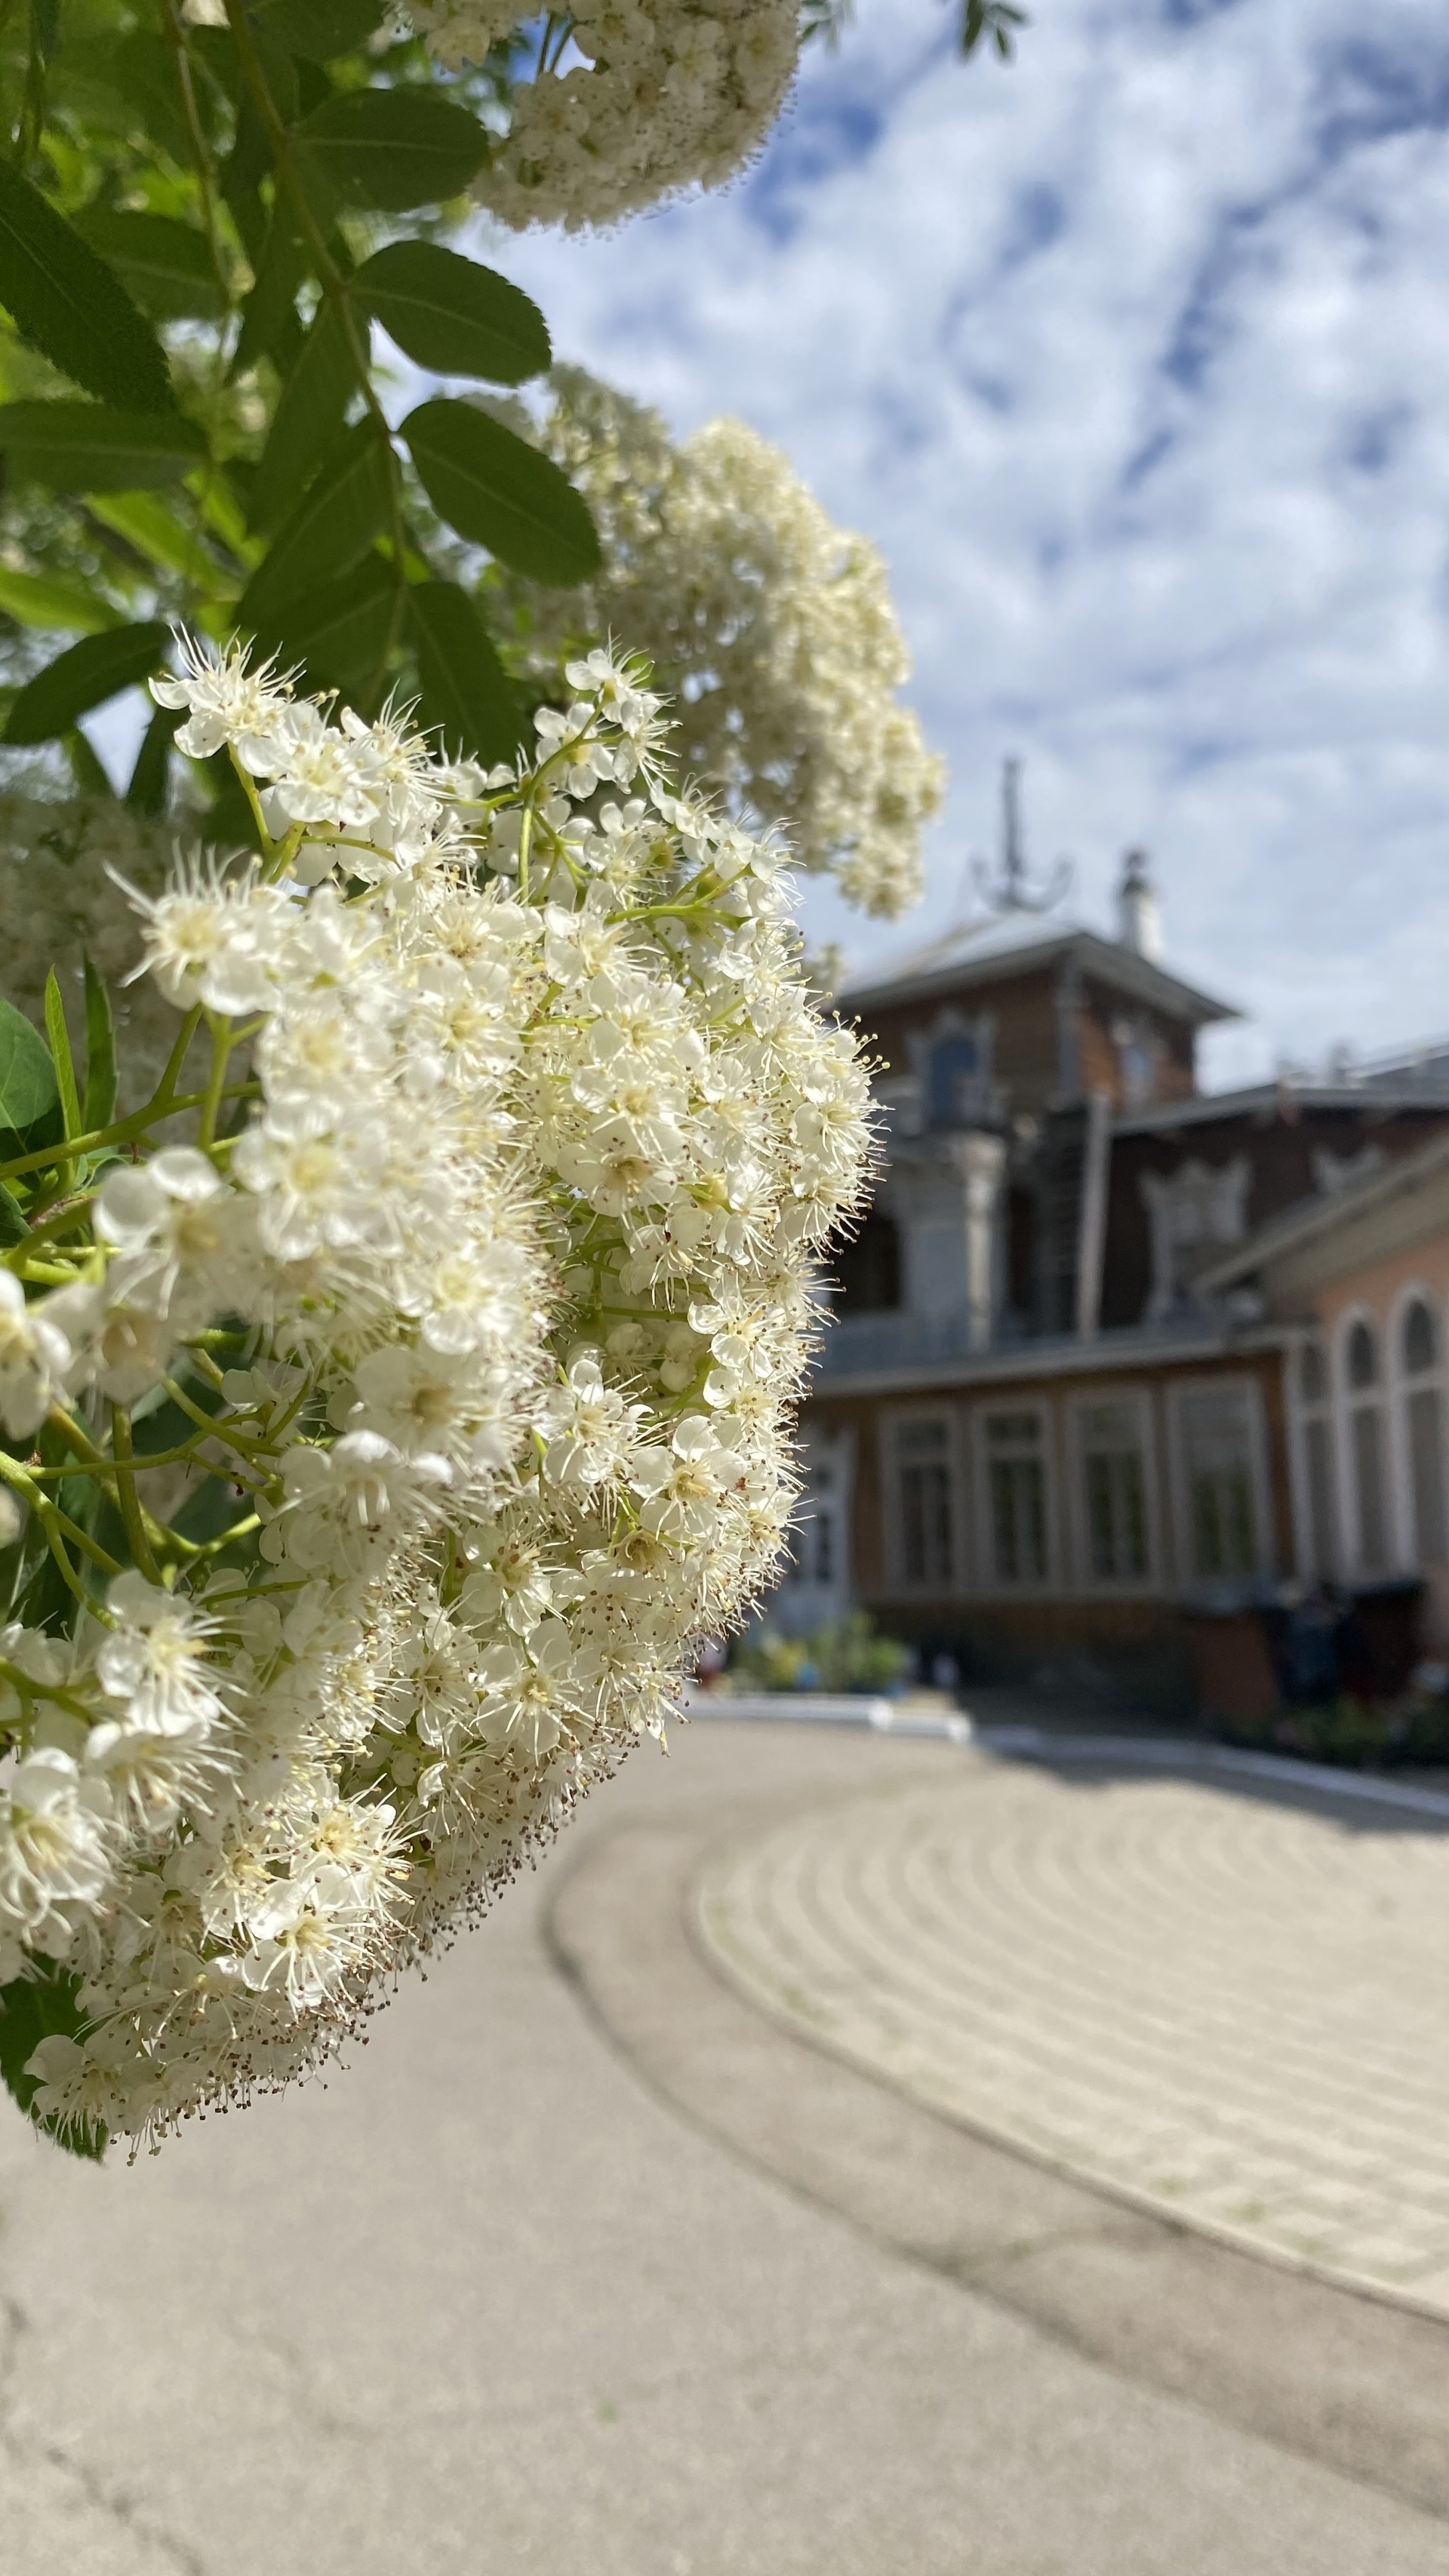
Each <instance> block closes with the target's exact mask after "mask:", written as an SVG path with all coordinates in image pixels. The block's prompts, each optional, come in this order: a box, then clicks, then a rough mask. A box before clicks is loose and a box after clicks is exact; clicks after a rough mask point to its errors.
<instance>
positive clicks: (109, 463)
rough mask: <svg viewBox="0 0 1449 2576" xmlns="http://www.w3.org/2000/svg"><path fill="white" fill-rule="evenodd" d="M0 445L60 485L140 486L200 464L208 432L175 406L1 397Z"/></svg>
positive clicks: (24, 469) (96, 488) (79, 488)
mask: <svg viewBox="0 0 1449 2576" xmlns="http://www.w3.org/2000/svg"><path fill="white" fill-rule="evenodd" d="M0 453H3V454H5V455H6V456H8V457H9V459H10V462H11V464H12V465H13V466H14V468H15V470H16V472H17V473H19V474H33V475H34V476H35V478H36V480H37V481H38V482H41V483H48V484H49V485H50V487H51V489H52V491H55V492H135V491H140V490H141V489H142V488H143V487H144V486H147V485H150V484H155V483H174V482H175V481H176V480H177V478H178V476H180V475H182V474H186V473H188V472H189V471H190V470H191V468H192V467H193V466H195V465H199V464H200V463H201V462H202V460H203V458H204V457H205V455H206V440H205V438H204V437H203V435H202V433H201V431H200V430H199V429H198V428H197V427H196V426H195V424H194V422H192V421H189V420H182V419H180V418H179V416H177V415H175V414H172V415H170V416H168V415H167V414H165V413H161V414H157V413H151V412H128V411H110V410H107V409H103V408H102V406H101V405H100V404H99V403H73V402H16V403H5V404H0Z"/></svg>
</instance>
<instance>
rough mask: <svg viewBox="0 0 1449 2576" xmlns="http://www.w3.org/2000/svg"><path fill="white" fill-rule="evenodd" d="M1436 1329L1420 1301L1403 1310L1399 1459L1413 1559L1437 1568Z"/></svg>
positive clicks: (1439, 1411) (1441, 1544)
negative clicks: (1403, 1461)
mask: <svg viewBox="0 0 1449 2576" xmlns="http://www.w3.org/2000/svg"><path fill="white" fill-rule="evenodd" d="M1439 1353H1440V1339H1439V1326H1438V1323H1437V1321H1436V1319H1435V1315H1434V1310H1433V1308H1432V1306H1430V1305H1428V1304H1427V1303H1426V1301H1425V1300H1424V1299H1423V1298H1422V1297H1415V1298H1413V1299H1412V1300H1411V1301H1410V1303H1409V1304H1408V1305H1407V1306H1406V1307H1405V1308H1404V1312H1403V1318H1402V1321H1401V1323H1400V1326H1399V1356H1400V1360H1401V1362H1402V1366H1403V1373H1404V1416H1403V1420H1404V1454H1405V1457H1406V1458H1407V1461H1408V1468H1409V1500H1410V1503H1411V1505H1412V1508H1413V1514H1414V1555H1415V1557H1416V1559H1417V1561H1418V1563H1419V1564H1420V1565H1442V1564H1443V1562H1444V1559H1445V1557H1446V1556H1449V1527H1446V1513H1445V1498H1444V1397H1443V1392H1442V1390H1441V1388H1440V1387H1439V1386H1438V1385H1437V1384H1436V1383H1435V1374H1434V1373H1435V1372H1436V1371H1437V1369H1438V1366H1439Z"/></svg>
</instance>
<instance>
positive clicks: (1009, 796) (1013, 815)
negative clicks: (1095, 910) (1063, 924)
mask: <svg viewBox="0 0 1449 2576" xmlns="http://www.w3.org/2000/svg"><path fill="white" fill-rule="evenodd" d="M971 866H972V874H973V875H974V877H975V879H976V883H977V885H978V887H979V888H980V890H981V892H982V894H983V895H984V896H985V898H986V901H987V902H988V903H989V904H990V906H991V909H992V911H993V912H1050V911H1051V910H1052V909H1053V907H1054V905H1056V904H1059V903H1060V902H1061V899H1062V897H1063V895H1064V894H1065V893H1066V891H1067V888H1068V886H1069V885H1070V884H1071V881H1072V862H1071V860H1070V859H1058V861H1057V863H1056V867H1055V869H1054V870H1053V873H1052V876H1051V880H1050V882H1049V883H1048V884H1047V885H1044V886H1033V885H1032V884H1031V883H1030V882H1029V879H1028V876H1027V864H1026V852H1025V849H1024V847H1023V845H1022V830H1021V762H1020V761H1019V760H1017V759H1015V758H1014V757H1013V758H1008V759H1006V760H1004V761H1003V762H1002V765H1001V869H1000V874H999V876H998V877H997V879H996V882H995V883H994V884H993V883H992V881H991V876H990V872H989V870H988V868H987V866H986V863H985V861H984V860H982V859H973V861H972V863H971Z"/></svg>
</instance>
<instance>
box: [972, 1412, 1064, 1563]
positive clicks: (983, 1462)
mask: <svg viewBox="0 0 1449 2576" xmlns="http://www.w3.org/2000/svg"><path fill="white" fill-rule="evenodd" d="M1012 1413H1031V1414H1034V1415H1035V1416H1036V1419H1037V1423H1038V1425H1039V1428H1040V1435H1041V1436H1040V1442H1039V1446H1038V1450H1037V1453H1036V1454H1037V1455H1038V1456H1039V1457H1040V1460H1041V1468H1042V1543H1043V1558H1044V1566H1043V1571H1042V1573H1041V1574H1040V1575H1039V1576H1033V1577H1032V1578H1031V1579H1030V1580H1029V1581H1027V1582H1024V1583H1022V1582H1016V1581H1013V1579H1012V1577H1011V1576H1010V1575H1004V1574H1002V1573H1001V1572H1000V1570H999V1568H998V1566H997V1562H996V1514H995V1511H994V1510H993V1508H992V1501H991V1444H990V1440H989V1438H988V1436H987V1425H988V1424H989V1423H990V1422H991V1421H993V1420H994V1419H998V1418H999V1417H1000V1416H1001V1415H1003V1414H1012ZM970 1437H971V1465H972V1474H971V1492H972V1499H973V1502H974V1505H975V1510H974V1515H973V1520H974V1528H975V1534H976V1551H975V1574H976V1588H977V1590H978V1591H979V1592H980V1593H982V1594H983V1595H987V1596H989V1597H990V1598H992V1599H1000V1600H1002V1601H1042V1600H1045V1599H1046V1598H1047V1597H1048V1596H1049V1595H1050V1594H1052V1593H1059V1592H1060V1591H1061V1590H1062V1588H1063V1585H1062V1547H1061V1523H1060V1496H1059V1479H1058V1467H1059V1461H1058V1455H1057V1438H1058V1421H1057V1407H1056V1406H1055V1405H1054V1404H1053V1402H1052V1401H1051V1398H1050V1397H1049V1396H1044V1395H1020V1396H1012V1395H1006V1394H1003V1395H995V1396H987V1397H984V1398H983V1399H982V1400H981V1401H980V1402H978V1403H976V1404H974V1405H973V1406H972V1408H971V1416H970Z"/></svg>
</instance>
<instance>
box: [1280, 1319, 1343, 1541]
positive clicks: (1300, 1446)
mask: <svg viewBox="0 0 1449 2576" xmlns="http://www.w3.org/2000/svg"><path fill="white" fill-rule="evenodd" d="M1311 1343H1316V1344H1317V1346H1318V1348H1319V1350H1320V1351H1321V1352H1322V1354H1323V1393H1322V1394H1321V1395H1320V1396H1317V1397H1315V1398H1314V1400H1313V1401H1312V1402H1311V1403H1310V1402H1309V1400H1308V1398H1307V1397H1306V1396H1305V1395H1304V1393H1303V1354H1304V1352H1305V1350H1307V1349H1308V1347H1309V1345H1310V1344H1311ZM1284 1367H1285V1375H1286V1378H1287V1404H1286V1407H1285V1412H1286V1418H1287V1425H1288V1480H1289V1489H1290V1501H1291V1505H1292V1514H1293V1558H1294V1563H1295V1566H1296V1568H1297V1571H1298V1575H1299V1579H1300V1580H1301V1581H1302V1582H1305V1583H1312V1582H1318V1583H1323V1582H1329V1583H1332V1582H1336V1581H1338V1579H1339V1578H1340V1576H1341V1575H1342V1573H1343V1569H1344V1562H1345V1547H1344V1509H1343V1506H1344V1493H1343V1444H1342V1439H1341V1436H1340V1426H1339V1406H1338V1371H1337V1365H1336V1361H1335V1356H1334V1347H1333V1336H1332V1334H1331V1333H1326V1332H1325V1331H1324V1330H1323V1328H1322V1326H1321V1325H1314V1326H1313V1327H1312V1328H1311V1329H1310V1330H1308V1331H1305V1332H1302V1333H1300V1334H1298V1335H1297V1336H1296V1338H1295V1339H1294V1340H1293V1342H1292V1343H1291V1344H1290V1345H1289V1347H1288V1349H1287V1350H1286V1351H1285V1353H1284ZM1319 1429H1321V1430H1322V1431H1323V1432H1325V1433H1326V1435H1327V1440H1328V1500H1329V1507H1330V1513H1331V1519H1332V1526H1331V1528H1330V1531H1329V1546H1328V1550H1327V1560H1326V1562H1325V1563H1323V1564H1320V1563H1319V1562H1318V1549H1317V1548H1316V1546H1315V1544H1314V1536H1313V1476H1312V1470H1311V1467H1310V1464H1309V1456H1308V1440H1309V1433H1310V1431H1311V1430H1319Z"/></svg>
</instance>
